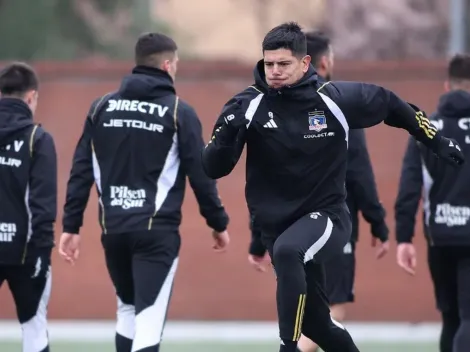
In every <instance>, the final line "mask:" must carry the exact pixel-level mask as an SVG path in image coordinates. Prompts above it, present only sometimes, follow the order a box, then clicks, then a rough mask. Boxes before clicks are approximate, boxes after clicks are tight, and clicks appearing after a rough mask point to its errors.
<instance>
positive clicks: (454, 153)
mask: <svg viewBox="0 0 470 352" xmlns="http://www.w3.org/2000/svg"><path fill="white" fill-rule="evenodd" d="M436 154H437V156H439V157H440V158H442V159H444V160H445V161H447V162H448V163H449V164H453V165H457V166H460V165H463V163H464V162H465V157H464V155H463V153H462V150H461V149H460V146H459V144H458V143H457V141H456V140H455V139H452V138H446V137H443V136H441V137H440V140H439V146H438V149H437V152H436Z"/></svg>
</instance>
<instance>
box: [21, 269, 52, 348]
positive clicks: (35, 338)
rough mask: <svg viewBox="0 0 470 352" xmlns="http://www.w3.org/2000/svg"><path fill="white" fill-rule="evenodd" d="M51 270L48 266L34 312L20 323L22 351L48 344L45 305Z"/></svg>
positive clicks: (50, 283)
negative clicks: (44, 283)
mask: <svg viewBox="0 0 470 352" xmlns="http://www.w3.org/2000/svg"><path fill="white" fill-rule="evenodd" d="M51 286H52V272H51V267H50V266H49V268H48V271H47V274H46V285H45V287H44V291H43V292H42V295H41V298H40V300H39V305H38V309H37V312H36V314H35V315H34V316H33V317H32V318H31V319H30V320H28V321H27V322H25V323H23V324H21V329H22V335H23V352H41V351H43V350H44V349H45V348H46V347H47V346H48V345H49V337H48V332H47V306H48V303H49V297H50V295H51Z"/></svg>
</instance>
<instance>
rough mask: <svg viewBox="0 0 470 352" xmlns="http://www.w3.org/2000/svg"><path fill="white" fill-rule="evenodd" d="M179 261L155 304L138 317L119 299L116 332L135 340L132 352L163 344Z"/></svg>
mask: <svg viewBox="0 0 470 352" xmlns="http://www.w3.org/2000/svg"><path fill="white" fill-rule="evenodd" d="M178 259H179V258H178V257H177V258H175V259H174V261H173V264H172V265H171V267H170V270H169V272H168V274H167V276H166V278H165V281H164V282H163V285H162V287H161V289H160V292H159V294H158V296H157V298H156V300H155V303H154V304H152V305H151V306H149V307H147V308H146V309H144V310H143V311H142V312H140V313H139V314H137V316H136V315H135V308H134V306H132V305H129V304H124V303H123V302H122V301H121V300H120V299H119V298H118V310H117V324H116V332H117V333H118V334H119V335H121V336H124V337H125V338H127V339H129V340H133V344H132V352H138V351H140V350H142V349H144V348H148V347H152V346H156V345H158V344H160V342H161V339H162V336H163V328H164V325H165V320H166V314H167V310H168V306H169V303H170V298H171V297H170V296H171V289H172V286H173V281H174V278H175V274H176V270H177V267H178Z"/></svg>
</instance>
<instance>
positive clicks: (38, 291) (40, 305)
mask: <svg viewBox="0 0 470 352" xmlns="http://www.w3.org/2000/svg"><path fill="white" fill-rule="evenodd" d="M51 251H52V249H51V248H36V249H34V251H33V250H31V253H30V254H29V255H28V260H27V261H26V262H25V264H23V265H0V286H2V284H3V282H5V281H6V282H7V283H8V286H9V288H10V291H11V294H12V296H13V300H14V301H15V306H16V314H17V316H18V321H19V322H20V324H21V330H22V337H23V349H22V350H23V352H48V351H49V337H48V331H47V307H48V304H49V297H50V293H51V283H52V274H51Z"/></svg>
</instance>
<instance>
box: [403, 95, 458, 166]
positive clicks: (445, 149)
mask: <svg viewBox="0 0 470 352" xmlns="http://www.w3.org/2000/svg"><path fill="white" fill-rule="evenodd" d="M408 104H409V105H410V106H411V107H412V108H413V110H414V111H416V113H417V115H416V116H418V114H421V116H423V117H425V118H426V119H427V115H426V113H425V112H424V111H422V110H421V109H420V108H419V107H417V106H416V105H414V104H411V103H408ZM435 138H439V140H438V141H437V150H434V153H436V155H437V156H438V157H440V158H442V159H443V160H444V161H446V162H447V163H449V164H451V165H456V166H460V165H463V163H464V162H465V156H464V155H463V153H462V149H461V148H460V146H459V144H458V143H457V141H456V140H455V139H452V138H447V137H444V136H436V137H435ZM434 148H436V146H434ZM434 148H433V149H434Z"/></svg>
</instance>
